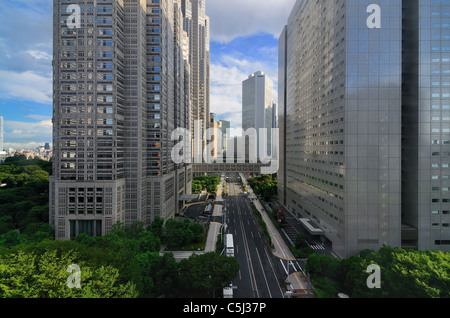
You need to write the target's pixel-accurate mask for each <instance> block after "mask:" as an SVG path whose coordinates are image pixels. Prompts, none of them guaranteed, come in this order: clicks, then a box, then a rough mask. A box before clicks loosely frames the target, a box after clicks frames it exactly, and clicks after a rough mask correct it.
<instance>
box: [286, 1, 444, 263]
mask: <svg viewBox="0 0 450 318" xmlns="http://www.w3.org/2000/svg"><path fill="white" fill-rule="evenodd" d="M371 4H375V5H377V6H378V8H379V10H380V11H379V16H378V17H377V16H376V15H373V13H374V12H375V11H373V7H369V5H371ZM449 12H450V2H449V1H448V0H428V1H425V0H423V1H422V0H415V1H388V2H383V1H372V2H371V3H368V2H366V1H357V0H347V1H344V0H338V1H334V2H333V3H330V2H325V3H316V2H313V1H308V0H303V1H302V0H299V1H297V3H296V4H295V6H294V9H293V11H292V13H291V15H290V18H289V21H288V25H287V26H286V27H285V29H284V30H283V32H282V34H281V36H280V39H279V51H280V61H279V76H280V77H279V82H280V85H279V90H280V91H279V98H280V101H279V105H280V108H279V112H280V113H279V114H280V118H279V123H280V129H281V132H280V136H281V137H280V138H281V140H280V146H281V147H282V149H281V150H282V154H281V155H280V159H281V163H280V164H281V168H280V177H279V180H280V189H279V195H280V198H281V200H282V201H283V203H284V204H285V205H286V206H287V207H288V208H289V209H290V210H291V211H292V212H294V213H295V214H296V215H297V216H298V217H301V218H302V219H303V221H304V222H309V223H310V224H313V226H315V227H316V228H317V231H318V232H319V233H320V236H321V237H322V239H323V240H325V241H328V242H329V243H330V244H331V245H332V248H333V250H334V251H335V252H336V254H338V255H340V256H344V257H345V256H350V255H355V254H357V253H358V252H359V251H361V250H362V249H365V248H371V249H375V250H377V249H378V248H379V247H381V246H382V245H383V244H386V245H390V246H394V247H395V246H398V247H404V248H416V249H421V250H425V249H441V250H445V251H448V250H450V228H449V223H450V215H449V210H450V206H449V203H450V194H449V193H450V192H449V181H448V177H449V171H450V170H449V164H450V157H449V152H450V142H449V140H450V106H449V101H450V84H449V83H450V78H449V75H450V71H449V69H450V48H449V45H450V14H449ZM374 17H375V19H378V20H377V21H376V22H377V23H378V22H379V25H377V26H376V27H374V25H376V23H374V21H375V20H373V19H374ZM283 149H284V150H283Z"/></svg>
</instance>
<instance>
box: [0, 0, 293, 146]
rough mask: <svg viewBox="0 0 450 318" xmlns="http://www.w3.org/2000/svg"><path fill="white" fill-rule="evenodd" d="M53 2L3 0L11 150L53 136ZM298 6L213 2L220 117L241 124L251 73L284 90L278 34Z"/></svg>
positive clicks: (3, 103) (262, 0)
mask: <svg viewBox="0 0 450 318" xmlns="http://www.w3.org/2000/svg"><path fill="white" fill-rule="evenodd" d="M52 2H53V1H52V0H13V1H0V116H3V117H4V121H5V125H4V126H5V127H4V137H5V148H9V147H12V148H16V149H17V148H34V147H36V146H38V145H43V144H44V143H46V142H51V141H52V124H51V116H52V67H51V62H52ZM274 3H276V4H274ZM294 3H295V0H277V1H275V2H274V1H273V0H226V1H224V0H207V2H206V10H207V14H208V15H209V16H210V19H211V112H215V113H217V115H218V118H219V119H224V120H229V121H231V122H232V126H235V127H240V124H241V122H240V121H241V115H240V110H241V95H242V88H241V85H242V81H243V80H245V79H246V78H247V77H248V75H250V74H251V73H253V72H255V71H257V70H262V71H264V72H265V73H266V74H268V75H269V76H270V77H271V78H272V80H273V81H274V85H275V89H276V87H277V63H278V53H277V52H278V48H277V47H278V40H277V38H278V35H279V33H280V32H281V30H282V27H283V25H284V24H285V23H286V21H287V18H288V15H289V13H290V11H291V9H292V7H293V5H294ZM237 8H239V9H237Z"/></svg>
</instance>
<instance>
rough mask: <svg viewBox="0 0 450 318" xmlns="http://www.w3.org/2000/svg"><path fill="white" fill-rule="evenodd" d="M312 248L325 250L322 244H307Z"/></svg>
mask: <svg viewBox="0 0 450 318" xmlns="http://www.w3.org/2000/svg"><path fill="white" fill-rule="evenodd" d="M309 246H310V247H311V248H312V249H313V250H316V251H317V250H325V247H324V246H323V244H316V245H309Z"/></svg>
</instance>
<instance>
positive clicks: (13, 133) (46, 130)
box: [4, 119, 53, 149]
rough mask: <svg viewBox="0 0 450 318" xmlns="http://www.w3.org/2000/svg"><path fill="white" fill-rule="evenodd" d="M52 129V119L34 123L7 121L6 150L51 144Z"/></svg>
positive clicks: (5, 127)
mask: <svg viewBox="0 0 450 318" xmlns="http://www.w3.org/2000/svg"><path fill="white" fill-rule="evenodd" d="M52 127H53V126H52V120H51V119H47V120H41V121H38V122H33V123H27V122H19V121H10V120H5V121H4V143H5V148H10V147H11V148H14V149H17V148H28V146H29V145H30V144H39V145H40V144H44V143H46V142H51V141H52V132H53V131H52ZM31 140H32V141H31ZM11 145H15V147H12V146H11ZM25 146H26V147H25Z"/></svg>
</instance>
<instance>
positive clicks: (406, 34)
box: [402, 0, 450, 251]
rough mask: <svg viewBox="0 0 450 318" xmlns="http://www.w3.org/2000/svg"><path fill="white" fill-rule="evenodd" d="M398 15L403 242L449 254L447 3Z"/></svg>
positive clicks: (437, 0) (406, 5) (415, 6)
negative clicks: (400, 29) (400, 26)
mask: <svg viewBox="0 0 450 318" xmlns="http://www.w3.org/2000/svg"><path fill="white" fill-rule="evenodd" d="M403 10H404V11H403V12H404V31H403V38H404V47H403V66H404V67H403V83H404V92H403V147H402V149H403V167H402V168H403V169H402V171H403V175H402V179H403V183H402V186H403V197H402V202H403V209H402V213H403V215H402V216H403V221H404V224H406V225H408V227H409V228H410V230H409V231H408V232H406V231H405V235H404V236H403V241H404V244H405V245H406V246H411V247H414V248H418V249H421V250H426V249H440V250H444V251H449V250H450V192H449V188H450V181H449V176H450V169H449V164H450V1H448V0H429V1H422V0H421V1H418V0H413V1H403ZM411 228H412V229H414V230H411Z"/></svg>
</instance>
